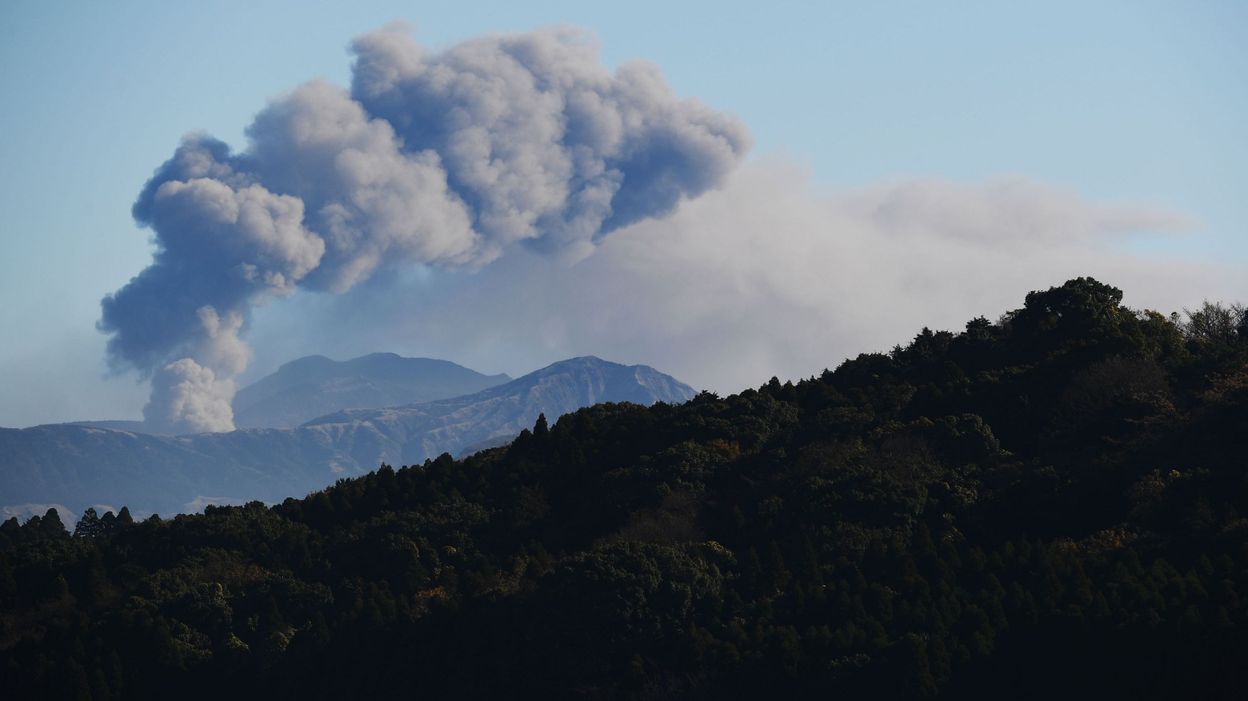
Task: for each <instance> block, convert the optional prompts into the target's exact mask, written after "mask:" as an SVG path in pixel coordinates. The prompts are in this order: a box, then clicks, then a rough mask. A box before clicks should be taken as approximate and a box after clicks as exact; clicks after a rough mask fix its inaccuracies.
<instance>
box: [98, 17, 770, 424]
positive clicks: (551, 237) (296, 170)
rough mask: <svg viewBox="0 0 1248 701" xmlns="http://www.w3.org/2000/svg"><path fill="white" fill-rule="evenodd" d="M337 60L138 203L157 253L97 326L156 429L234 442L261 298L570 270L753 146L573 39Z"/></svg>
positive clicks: (561, 36)
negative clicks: (341, 72)
mask: <svg viewBox="0 0 1248 701" xmlns="http://www.w3.org/2000/svg"><path fill="white" fill-rule="evenodd" d="M353 51H354V54H355V64H354V69H353V79H352V84H351V90H350V91H349V92H348V91H345V90H342V89H340V88H338V87H335V86H333V85H330V84H327V83H324V82H311V83H307V84H305V85H302V86H300V87H298V88H296V89H295V90H294V91H292V92H291V93H289V94H288V95H285V96H284V97H282V98H280V99H278V100H276V101H274V102H273V103H271V104H270V105H268V107H266V108H265V109H264V110H263V111H262V112H261V113H260V114H259V115H257V116H256V118H255V121H254V122H253V123H252V124H251V125H250V126H249V127H248V129H247V136H248V139H249V143H248V146H247V149H246V150H244V151H242V152H240V153H231V151H230V149H229V147H227V146H226V145H225V144H223V143H222V142H220V141H217V140H215V139H213V138H211V137H210V136H207V135H204V134H191V135H189V136H187V137H186V138H185V139H184V140H183V142H182V144H181V145H180V146H179V147H178V149H177V150H176V151H175V152H174V155H173V157H172V158H170V159H169V160H168V161H167V162H166V163H164V164H163V165H162V166H161V167H160V168H158V169H157V170H156V173H155V175H154V176H153V177H152V179H151V180H150V181H149V182H148V183H147V185H146V186H145V187H144V188H143V191H142V192H141V193H140V195H139V198H138V201H137V202H136V203H135V205H134V216H135V219H136V220H137V221H138V222H139V223H140V224H141V225H143V226H147V227H150V228H151V229H152V230H153V232H154V233H155V240H156V246H157V249H156V252H155V255H154V258H153V261H152V263H151V265H149V266H148V267H147V268H146V269H144V270H143V271H142V272H140V273H139V274H138V275H137V276H136V277H134V278H133V279H132V280H131V281H130V282H129V283H128V284H126V285H125V286H124V287H122V288H121V289H120V290H118V291H117V292H115V293H114V294H112V295H109V296H107V297H105V298H104V300H103V303H102V307H103V314H102V318H101V320H100V322H99V328H100V329H101V330H102V331H104V332H106V333H108V334H110V336H111V337H110V338H109V341H108V353H109V359H110V361H111V362H112V363H113V364H114V366H116V367H118V368H127V367H132V368H136V369H138V370H139V371H140V372H142V373H145V374H149V375H151V377H152V397H151V401H150V402H149V403H148V405H147V407H145V409H144V415H145V417H146V419H147V420H148V421H149V422H151V423H152V424H153V425H154V426H155V427H157V428H159V429H162V430H166V431H174V432H192V431H222V430H230V429H231V428H232V427H233V416H232V412H231V410H230V400H231V398H232V397H233V394H234V379H235V378H236V377H237V376H238V374H239V373H240V372H242V370H243V369H244V368H245V367H246V365H247V362H248V359H249V357H250V352H249V349H248V348H247V346H246V344H245V343H244V342H243V341H242V340H241V338H240V333H242V332H243V331H244V329H245V328H246V325H247V321H248V319H249V313H250V310H251V308H252V307H254V306H255V305H258V304H262V303H263V302H264V301H265V300H266V299H268V298H270V297H273V296H282V295H288V294H291V293H292V292H293V291H294V290H296V289H297V288H300V287H304V288H310V289H315V290H323V291H329V292H335V293H337V292H342V291H345V290H347V289H350V288H351V287H352V286H354V285H355V284H357V283H359V282H361V281H363V280H365V279H368V278H369V277H370V276H371V275H373V274H374V273H375V272H376V271H377V270H379V269H381V268H383V267H387V266H399V265H438V266H447V267H470V268H475V267H480V266H483V265H486V264H488V263H489V262H490V261H492V260H494V259H495V258H498V257H499V256H502V255H505V254H506V252H507V250H508V249H509V248H510V247H513V246H517V245H522V246H526V247H529V248H532V249H534V250H537V251H541V252H544V253H550V254H554V255H557V256H560V257H561V258H566V259H569V260H576V259H579V258H583V257H585V256H587V255H589V253H590V252H592V251H593V250H594V247H595V245H596V244H597V242H598V240H599V239H600V238H601V237H602V236H604V235H606V234H608V233H610V232H611V231H613V230H615V229H618V228H620V227H622V226H626V225H628V224H631V223H634V222H637V221H641V220H644V219H647V218H654V217H661V216H663V215H665V214H667V213H669V212H670V211H672V210H673V209H674V208H675V207H676V205H677V204H678V203H679V202H680V201H681V200H682V199H683V198H690V197H695V196H697V195H699V194H701V193H703V192H705V191H706V190H708V189H711V188H713V187H716V186H718V185H719V184H721V183H722V182H723V180H724V177H725V176H726V175H727V173H728V172H729V171H730V170H731V169H732V168H733V167H734V166H735V165H736V164H737V163H738V162H739V160H740V159H741V157H742V156H743V154H744V152H745V150H746V149H747V148H748V145H749V136H748V134H747V132H746V130H745V128H744V127H743V126H742V125H741V124H740V123H739V122H738V121H736V120H735V119H733V118H731V117H728V116H725V115H722V114H720V113H717V112H715V111H713V110H711V109H709V108H708V107H706V106H704V105H702V104H700V103H698V102H696V101H692V100H685V99H678V98H676V97H675V96H674V95H672V93H671V91H670V90H669V88H668V87H667V85H666V84H665V83H664V81H663V78H662V76H661V75H660V74H659V71H658V70H657V68H655V67H654V66H652V65H650V64H645V63H631V64H626V65H623V66H621V67H619V68H618V69H617V70H616V71H615V72H614V73H613V72H611V71H609V70H608V69H607V68H606V67H604V66H603V65H602V64H601V63H600V62H599V60H598V56H597V47H596V46H595V45H594V44H593V42H592V41H590V40H588V39H587V37H586V36H584V35H583V34H581V33H578V32H575V31H570V30H562V29H560V30H548V31H540V32H535V33H530V34H521V35H509V36H495V37H486V38H482V39H477V40H473V41H469V42H465V43H463V44H459V45H457V46H454V47H452V48H450V49H448V50H446V51H444V52H441V53H436V54H430V53H427V52H425V51H424V50H423V49H422V48H421V47H420V46H418V45H417V44H416V43H415V42H414V41H412V40H411V39H410V38H409V37H408V36H407V35H405V34H403V33H401V32H398V31H395V30H383V31H380V32H376V33H373V34H369V35H366V36H363V37H361V38H359V39H357V40H356V41H355V43H354V44H353Z"/></svg>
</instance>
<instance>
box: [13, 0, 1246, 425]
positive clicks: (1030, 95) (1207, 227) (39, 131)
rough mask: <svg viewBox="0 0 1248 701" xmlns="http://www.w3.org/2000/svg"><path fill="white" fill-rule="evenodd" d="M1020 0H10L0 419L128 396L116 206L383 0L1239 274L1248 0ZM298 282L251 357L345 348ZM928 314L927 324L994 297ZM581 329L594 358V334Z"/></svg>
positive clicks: (865, 342)
mask: <svg viewBox="0 0 1248 701" xmlns="http://www.w3.org/2000/svg"><path fill="white" fill-rule="evenodd" d="M1018 5H1020V4H1019V3H989V2H984V3H977V2H959V3H953V4H938V3H930V2H880V3H862V2H844V3H840V2H809V3H777V2H768V3H733V2H723V1H722V0H721V1H719V2H706V3H694V2H679V3H674V2H670V1H667V2H640V1H630V2H627V3H614V4H608V3H585V2H542V3H515V2H489V3H486V2H460V3H454V4H453V6H452V5H451V4H448V3H422V2H352V3H328V2H268V1H265V0H254V1H252V2H207V1H206V2H198V3H193V4H192V3H169V2H48V1H44V2H32V1H28V0H7V1H6V2H4V3H2V4H0V100H3V105H2V106H3V109H0V135H2V136H0V164H3V168H2V169H0V212H3V217H2V218H0V426H26V425H31V424H35V423H43V422H51V421H67V420H76V419H96V418H134V417H136V416H138V414H139V409H140V408H141V406H142V404H143V402H144V401H145V398H146V394H147V390H146V387H145V386H142V385H139V384H137V383H136V381H135V380H134V378H133V377H128V376H127V377H121V378H111V379H106V378H105V377H104V373H105V366H104V352H103V349H104V340H105V339H104V337H103V336H102V335H100V334H99V333H98V332H96V331H95V329H94V324H95V321H96V320H97V319H98V318H99V301H100V298H101V297H102V296H103V295H105V294H106V293H109V292H112V291H114V290H116V289H117V288H118V287H120V286H121V285H123V284H124V283H125V282H126V281H127V280H128V279H129V278H130V277H131V276H133V275H135V274H136V273H138V272H139V271H140V270H141V269H142V268H143V267H144V266H145V265H147V263H148V262H149V260H150V255H151V247H150V243H149V232H146V231H143V230H140V229H138V228H137V227H136V226H135V224H134V222H133V221H132V219H131V218H130V206H131V204H132V203H133V201H134V199H135V197H136V195H137V194H138V192H139V190H140V188H141V187H142V185H143V183H144V181H145V180H146V179H147V178H148V177H149V176H150V175H151V173H152V171H153V169H154V168H155V167H156V166H158V165H159V164H160V163H161V162H163V161H164V160H165V159H166V158H168V157H169V155H170V153H171V152H172V150H173V148H174V147H175V146H176V145H177V143H178V139H179V138H180V137H181V136H182V135H183V134H184V133H186V132H188V131H191V130H197V129H198V130H204V131H207V132H209V133H211V134H213V135H215V136H216V137H218V138H221V139H223V140H225V141H226V142H228V143H230V144H231V145H233V146H235V147H236V148H241V147H242V146H244V145H245V144H244V140H243V136H242V129H243V128H244V127H245V126H246V125H247V124H248V123H249V122H250V121H251V118H252V117H253V116H254V115H255V113H256V112H257V111H259V110H260V109H261V108H262V107H263V106H264V105H265V101H266V100H267V99H269V98H271V97H273V96H275V95H278V94H280V93H282V92H283V91H286V90H289V89H291V88H293V87H295V86H296V85H298V84H299V83H302V82H304V81H306V80H309V79H312V78H316V77H322V78H325V79H328V80H330V81H331V82H334V83H337V84H345V83H346V80H347V77H348V73H349V67H350V66H349V59H348V56H347V53H346V46H347V44H348V42H349V41H350V40H351V39H352V38H353V37H355V36H357V35H359V34H361V33H363V32H366V31H369V30H372V29H376V28H378V27H380V26H382V25H384V24H386V23H388V22H391V21H394V20H405V21H408V22H410V23H411V24H412V26H413V27H414V29H413V32H414V34H415V36H416V38H417V39H418V40H419V41H420V42H421V43H422V44H425V45H427V46H431V47H435V48H436V47H440V46H445V45H447V44H450V43H453V42H455V41H459V40H462V39H466V38H470V37H473V36H476V35H479V34H482V33H488V32H500V31H523V30H528V29H533V28H535V27H540V26H544V25H550V24H572V25H577V26H580V27H584V28H586V29H588V30H590V31H592V32H593V33H594V34H596V35H597V36H598V38H599V40H600V41H601V44H602V54H603V58H604V60H605V61H606V62H607V63H608V64H610V65H616V64H618V63H620V62H622V61H625V60H628V59H633V58H642V59H647V60H650V61H653V62H655V63H656V64H657V65H658V66H659V67H660V68H661V70H662V72H663V74H664V76H665V77H666V79H667V81H668V82H669V83H670V84H671V86H672V87H673V89H674V90H675V92H676V93H678V94H680V95H682V96H692V97H697V98H699V99H701V100H702V101H704V102H706V103H707V104H709V105H711V106H713V107H715V108H716V109H720V110H724V111H727V112H730V113H732V114H735V115H736V116H737V117H739V118H741V119H742V120H743V121H744V122H745V123H746V124H747V125H748V127H749V129H750V131H751V133H752V134H753V137H754V141H755V146H754V150H753V156H752V157H751V160H752V161H753V162H754V164H757V163H758V162H759V161H760V159H775V158H778V159H782V160H784V161H786V162H791V163H796V164H797V167H799V168H801V169H804V171H805V173H806V175H805V176H803V177H805V178H806V180H805V181H803V182H806V183H807V185H809V186H810V187H814V188H825V189H827V190H829V191H838V192H839V191H860V190H862V189H863V188H871V187H873V186H874V185H875V184H877V183H881V182H899V181H910V180H923V181H928V180H932V179H938V180H940V181H946V182H953V183H966V184H977V183H986V182H989V181H992V180H993V179H995V178H1001V177H1020V178H1025V179H1026V180H1027V181H1028V182H1033V183H1041V184H1043V185H1044V186H1045V187H1052V188H1057V189H1059V190H1061V191H1062V192H1069V193H1074V195H1077V196H1078V197H1079V198H1081V201H1086V202H1091V203H1111V204H1112V203H1130V204H1132V205H1133V206H1140V207H1146V208H1151V209H1152V210H1156V211H1158V212H1169V213H1174V214H1175V215H1177V216H1179V217H1180V218H1183V219H1185V220H1187V222H1188V223H1187V224H1186V225H1185V226H1184V227H1181V228H1183V232H1182V234H1181V235H1179V236H1168V237H1163V236H1144V237H1137V238H1134V239H1131V240H1130V241H1128V242H1126V243H1124V244H1123V246H1125V247H1126V248H1127V249H1129V250H1130V251H1131V252H1132V253H1133V254H1150V255H1153V256H1157V255H1163V256H1172V257H1175V258H1181V259H1183V260H1184V261H1185V263H1184V265H1187V263H1186V261H1190V260H1214V261H1218V263H1219V265H1220V266H1221V267H1220V268H1219V270H1220V272H1219V274H1218V275H1217V276H1212V277H1210V282H1209V283H1208V287H1205V288H1201V284H1202V283H1201V280H1202V276H1201V275H1199V274H1185V275H1184V276H1177V277H1176V278H1175V279H1176V280H1182V281H1183V282H1184V285H1185V287H1184V288H1183V289H1176V290H1174V291H1173V294H1174V296H1173V299H1174V300H1175V303H1176V304H1192V303H1195V302H1198V301H1199V300H1200V299H1201V298H1203V297H1204V296H1210V295H1217V294H1223V293H1225V292H1226V291H1227V290H1228V289H1229V290H1231V291H1235V290H1237V289H1239V288H1237V287H1235V283H1234V277H1235V273H1236V272H1238V271H1245V272H1248V267H1245V261H1246V260H1248V239H1246V237H1245V234H1246V233H1248V194H1246V191H1248V187H1246V186H1248V127H1246V126H1245V125H1248V80H1245V75H1248V3H1243V2H1234V1H1228V2H1192V1H1189V2H1178V1H1176V2H1167V3H1162V2H1141V1H1123V2H1113V1H1108V0H1107V1H1105V2H1095V3H1087V2H1037V3H1031V4H1030V8H1029V9H1024V8H1020V7H1019V6H1018ZM750 167H753V166H751V165H747V168H750ZM754 172H757V171H754ZM753 177H757V176H756V175H755V176H753ZM795 187H797V186H795ZM936 191H940V190H939V188H936ZM965 199H974V198H970V197H968V198H965ZM812 211H823V210H821V209H818V208H814V210H812ZM837 211H840V210H837ZM924 211H926V210H924ZM812 216H813V215H812ZM994 216H996V215H994ZM793 221H794V222H797V221H804V220H801V219H800V218H793ZM812 221H814V220H813V219H812ZM993 221H996V220H995V219H994V220H993ZM1006 221H1008V217H1007V219H1006ZM685 226H686V228H687V229H688V230H690V231H696V230H698V228H697V227H696V226H695V225H693V224H690V223H687V222H686V224H685ZM794 226H796V224H794ZM860 228H862V230H867V228H868V227H866V225H865V224H864V225H863V226H862V227H860ZM1092 228H1093V229H1095V227H1092ZM1167 228H1174V227H1167ZM621 233H622V234H623V233H627V232H621ZM639 235H640V236H645V235H647V234H646V231H645V230H643V231H642V232H641V234H639ZM691 236H692V235H691ZM732 240H734V241H736V240H738V239H736V238H734V239H732ZM1072 250H1075V249H1072ZM1078 250H1082V249H1078ZM1124 250H1125V249H1124ZM607 260H610V259H607ZM1098 260H1101V261H1102V262H1101V263H1100V264H1101V265H1104V266H1105V267H1106V268H1108V269H1111V270H1112V269H1114V265H1113V264H1111V263H1109V262H1108V261H1109V259H1108V258H1104V259H1098ZM777 264H778V265H783V260H781V261H779V262H778V263H777ZM600 265H602V266H608V263H601V264H600ZM1045 270H1053V271H1055V274H1056V272H1057V271H1059V270H1060V269H1059V268H1057V267H1050V268H1045ZM1185 270H1186V268H1185ZM1128 277H1129V276H1128ZM1246 277H1248V276H1246ZM1228 280H1230V282H1227V281H1228ZM1108 281H1109V282H1115V281H1114V280H1108ZM1060 282H1061V280H1059V279H1053V280H1051V281H1050V283H1051V284H1058V283H1060ZM864 284H869V282H864ZM1118 284H1122V285H1123V286H1124V287H1126V283H1125V282H1121V283H1118ZM898 289H900V288H898ZM833 292H835V290H831V289H828V290H824V291H823V293H821V294H825V295H831V294H833ZM1127 292H1128V301H1131V297H1130V296H1131V292H1132V291H1131V290H1130V289H1128V290H1127ZM360 298H365V297H363V296H361V297H360ZM784 298H785V299H788V297H784ZM820 299H822V297H821V298H820ZM949 299H951V300H955V299H961V298H960V297H957V296H950V298H949ZM992 299H993V301H994V302H995V299H996V298H995V297H993V298H992ZM1018 299H1019V300H1021V297H1018ZM313 301H314V302H315V300H313ZM951 303H952V302H951ZM967 303H968V304H970V302H967ZM308 304H309V303H308V302H292V303H291V304H289V305H286V307H285V312H283V310H282V309H274V310H264V311H262V313H261V315H260V317H258V320H257V325H256V328H255V329H253V331H254V333H253V342H254V343H255V345H256V349H257V362H256V363H255V364H254V365H253V367H252V369H251V372H252V373H253V375H252V376H254V374H258V373H262V372H266V371H269V370H272V369H273V367H274V365H275V364H276V363H280V362H281V361H282V360H287V359H289V357H287V355H284V354H289V353H294V354H306V353H314V352H327V351H328V350H330V349H341V350H343V351H347V350H354V349H353V348H349V347H348V346H344V345H343V343H342V342H341V339H338V340H336V341H335V342H334V343H328V342H327V343H325V344H324V345H323V346H322V347H310V346H312V345H316V342H315V334H308V333H306V332H304V333H302V334H295V335H294V336H291V337H292V338H293V337H295V336H297V337H298V339H299V343H298V344H295V343H292V342H289V341H286V342H284V341H283V339H282V338H281V337H280V334H279V329H285V328H288V327H289V326H290V324H291V323H292V322H291V321H290V318H291V317H290V315H291V314H294V313H295V312H296V311H297V310H299V309H303V310H304V311H305V312H307V313H312V312H310V311H308V310H307V309H306V308H305V307H307V305H308ZM317 304H319V303H317ZM301 305H302V306H301ZM313 306H315V304H313ZM943 311H944V312H945V313H942V314H941V320H944V319H945V318H952V319H963V318H968V317H970V316H973V315H975V314H980V313H990V312H993V311H1000V310H992V309H980V308H967V309H949V310H943ZM283 314H285V315H286V316H285V317H283ZM639 318H640V317H639ZM266 320H268V321H270V324H269V326H268V327H267V328H262V327H261V323H260V322H261V321H266ZM909 321H910V320H909V319H907V323H909ZM639 323H640V322H639ZM933 323H935V322H933ZM845 329H846V333H851V332H852V333H856V334H857V336H856V337H855V338H851V339H849V340H848V341H845V343H846V344H847V346H846V349H847V350H846V351H845V352H850V351H849V350H848V349H849V348H853V347H857V350H864V351H865V350H873V349H876V347H877V346H878V345H879V344H880V343H881V342H885V343H887V341H882V337H881V336H880V335H879V334H876V333H872V332H871V331H870V330H868V329H864V328H862V327H861V326H860V325H859V324H858V323H857V321H856V320H848V319H847V320H846V321H845ZM771 332H773V333H781V332H782V330H776V329H773V330H772V331H771ZM794 332H797V330H795V331H794ZM707 333H708V334H709V333H710V332H709V331H708V332H707ZM890 333H891V330H890ZM585 338H591V337H590V336H586V337H585ZM369 340H370V341H371V340H377V341H378V342H381V341H385V340H388V341H389V342H391V343H395V344H402V343H408V345H404V346H402V347H389V348H369V349H361V350H394V351H397V352H404V353H408V354H414V353H419V352H421V351H422V350H427V349H430V348H436V349H437V350H439V351H444V353H443V355H444V356H445V357H447V358H449V359H451V360H457V361H460V362H465V363H467V364H470V365H472V366H473V367H474V368H475V369H478V370H481V371H484V372H498V371H505V372H509V373H512V374H518V373H520V372H524V371H526V370H529V369H532V367H533V364H534V363H536V362H538V361H540V360H542V359H543V358H541V357H540V356H541V355H542V354H541V353H540V352H537V351H534V350H532V349H530V350H529V351H527V352H524V353H518V354H516V353H509V352H508V350H507V348H506V343H505V342H503V341H501V340H500V341H499V342H498V345H497V347H488V346H487V347H485V348H484V349H483V347H482V346H481V342H480V341H479V340H478V341H476V342H475V345H473V346H472V347H470V348H469V347H464V349H463V350H462V351H461V352H460V353H456V352H455V351H456V349H455V348H451V347H447V345H446V344H445V343H442V344H423V345H422V344H421V343H419V342H418V341H415V340H412V338H411V337H410V336H392V337H382V336H378V337H376V338H375V339H373V338H370V339H369ZM591 340H592V339H591ZM904 340H905V337H904V334H903V336H902V337H899V338H895V339H893V342H902V341H904ZM587 343H588V341H586V340H584V339H582V340H579V341H578V340H574V341H570V342H569V343H567V344H565V345H555V346H551V347H550V352H551V354H555V353H558V352H561V351H563V350H566V349H569V348H577V349H581V348H584V346H585V345H586V344H587ZM296 345H298V347H297V348H296V347H294V346H296ZM590 345H592V344H590ZM859 346H860V347H859ZM585 350H588V351H591V352H596V353H597V354H598V355H602V356H604V357H608V358H611V357H612V350H613V349H612V348H587V349H585ZM628 353H629V354H631V355H630V357H627V358H619V359H620V360H627V361H631V362H639V361H640V362H650V363H651V364H655V365H656V366H658V367H659V369H661V370H671V371H673V372H676V371H677V370H678V369H682V370H683V369H684V368H672V367H663V366H662V364H661V363H660V362H658V359H654V360H651V359H649V358H647V357H635V356H639V355H646V353H645V349H644V348H632V349H629V351H628ZM758 357H759V358H761V360H759V361H758V362H757V363H753V364H751V365H750V367H749V368H748V375H747V376H746V377H745V379H744V380H743V381H742V384H743V385H744V384H747V383H754V382H755V381H758V382H761V381H762V380H764V379H766V378H765V377H755V375H757V374H759V372H760V371H761V370H762V369H763V368H765V367H766V366H767V362H768V358H769V356H767V355H766V354H760V355H759V356H758ZM555 359H557V358H555V357H550V358H548V359H547V360H555ZM838 360H839V358H835V357H829V358H828V360H827V364H829V365H834V364H835V363H836V362H837V361H838ZM470 361H471V362H470ZM671 362H673V363H676V364H677V365H679V364H680V361H679V359H675V358H674V359H673V360H672V361H671ZM788 367H789V366H788V365H785V366H784V367H778V368H777V369H776V370H775V372H782V371H783V370H785V369H786V368H788ZM792 367H794V368H804V366H801V365H800V364H797V365H793V366H792ZM794 371H796V370H794ZM677 374H680V373H677ZM681 379H687V378H685V377H682V378H681ZM746 380H748V382H746ZM708 382H710V380H708ZM714 382H715V383H717V384H721V385H722V384H725V383H728V384H730V383H731V380H730V379H729V380H725V379H719V378H718V376H717V377H716V378H715V379H714ZM729 389H730V388H729Z"/></svg>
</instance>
